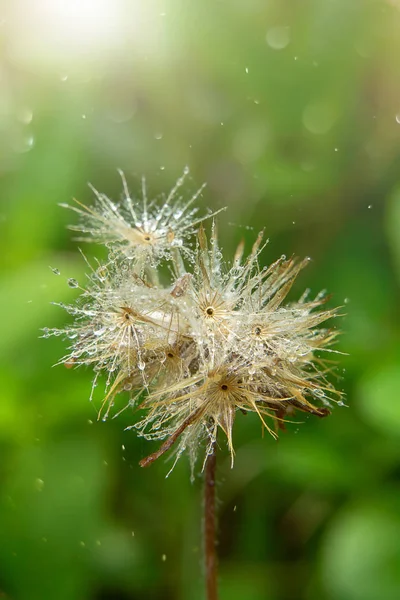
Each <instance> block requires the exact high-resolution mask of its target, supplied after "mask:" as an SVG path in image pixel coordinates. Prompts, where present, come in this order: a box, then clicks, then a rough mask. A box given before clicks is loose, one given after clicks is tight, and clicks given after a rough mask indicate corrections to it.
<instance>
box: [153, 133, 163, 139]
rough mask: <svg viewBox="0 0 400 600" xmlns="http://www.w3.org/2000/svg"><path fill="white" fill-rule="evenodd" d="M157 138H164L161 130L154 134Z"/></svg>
mask: <svg viewBox="0 0 400 600" xmlns="http://www.w3.org/2000/svg"><path fill="white" fill-rule="evenodd" d="M154 137H155V139H156V140H162V137H163V134H162V133H161V132H157V133H155V134H154Z"/></svg>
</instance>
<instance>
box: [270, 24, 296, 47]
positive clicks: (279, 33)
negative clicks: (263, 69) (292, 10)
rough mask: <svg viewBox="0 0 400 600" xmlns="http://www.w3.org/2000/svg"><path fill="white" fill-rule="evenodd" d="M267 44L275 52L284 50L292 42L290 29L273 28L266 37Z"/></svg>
mask: <svg viewBox="0 0 400 600" xmlns="http://www.w3.org/2000/svg"><path fill="white" fill-rule="evenodd" d="M265 39H266V42H267V44H268V46H270V48H273V49H274V50H282V49H283V48H286V46H287V45H288V44H289V42H290V27H272V28H271V29H269V30H268V31H267V35H266V36H265Z"/></svg>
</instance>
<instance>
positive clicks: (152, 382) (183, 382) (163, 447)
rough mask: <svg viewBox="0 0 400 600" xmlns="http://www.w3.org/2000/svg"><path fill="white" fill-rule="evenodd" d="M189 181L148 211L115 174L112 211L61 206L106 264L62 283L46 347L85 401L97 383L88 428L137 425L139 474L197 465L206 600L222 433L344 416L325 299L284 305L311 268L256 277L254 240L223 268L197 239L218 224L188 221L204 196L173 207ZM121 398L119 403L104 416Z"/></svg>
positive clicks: (281, 265)
mask: <svg viewBox="0 0 400 600" xmlns="http://www.w3.org/2000/svg"><path fill="white" fill-rule="evenodd" d="M187 174H188V170H187V169H185V171H184V173H183V176H182V177H180V178H179V179H178V181H177V183H176V184H175V186H174V187H173V188H172V190H171V191H170V192H169V194H167V195H166V196H165V197H163V198H162V199H161V203H157V201H155V200H153V201H150V202H149V201H148V200H147V191H146V185H145V182H144V180H143V182H142V199H141V201H137V200H133V199H132V198H131V196H130V194H129V191H128V186H127V183H126V180H125V177H124V175H123V174H122V173H120V175H121V177H122V183H123V190H124V194H123V198H122V201H121V203H119V204H116V203H114V202H112V201H111V200H110V199H109V198H108V197H107V196H105V195H104V194H102V193H99V192H97V190H95V189H94V188H92V189H93V191H94V193H95V196H96V203H95V205H94V207H90V206H85V205H83V204H81V203H79V202H77V203H76V206H71V207H69V208H72V210H74V211H75V212H76V213H78V215H79V216H80V219H81V221H80V223H79V224H78V225H73V226H71V229H73V230H75V231H80V232H81V233H84V234H86V235H85V237H83V238H80V239H84V240H85V241H94V242H98V243H101V244H104V245H105V246H106V247H107V248H108V249H109V256H108V259H107V261H106V262H105V263H104V264H101V263H97V264H96V265H94V266H92V265H90V264H89V262H88V261H86V262H87V264H88V267H89V273H88V275H87V279H86V281H85V283H84V284H82V285H80V284H79V283H78V282H77V281H76V280H75V279H70V280H68V284H69V285H70V287H73V288H76V289H77V290H79V293H80V295H79V297H78V298H77V300H76V302H75V303H74V304H72V305H70V306H65V305H63V304H61V306H62V307H63V308H65V309H66V311H67V312H68V313H69V314H70V315H71V317H72V319H73V320H72V323H71V324H70V325H68V326H66V327H64V328H62V329H52V330H46V331H45V334H44V335H45V337H47V336H49V335H57V336H59V335H61V336H64V337H65V338H66V339H67V340H68V343H69V347H68V353H67V354H66V355H65V356H64V357H63V358H62V359H61V360H60V363H64V364H65V366H67V367H68V368H70V367H74V366H80V365H86V366H89V367H91V368H92V369H93V371H94V380H93V387H92V393H91V396H90V397H91V399H92V397H93V395H94V394H93V392H94V390H95V388H96V386H97V384H98V381H99V379H101V378H103V380H104V382H105V383H104V386H105V389H104V394H103V399H102V402H101V404H100V407H99V418H102V419H103V420H105V419H107V417H108V416H109V415H110V414H113V415H114V416H117V415H118V414H119V413H120V412H121V411H122V410H125V409H126V408H129V407H130V408H131V409H132V410H133V414H134V415H135V416H136V422H135V423H133V424H132V426H131V427H129V429H134V430H136V431H137V433H138V434H139V435H140V436H143V437H144V438H146V439H148V440H151V441H154V440H155V441H158V442H159V444H160V445H159V447H158V449H157V450H155V451H154V452H153V453H152V454H150V455H148V456H147V457H146V458H143V459H142V460H141V462H140V464H141V465H142V466H147V465H150V464H151V463H153V462H154V461H155V460H156V459H158V458H159V457H161V456H162V455H164V454H165V453H167V452H171V453H172V456H173V457H174V460H173V465H172V468H173V467H174V466H175V464H176V462H177V460H178V459H179V458H180V456H181V455H182V454H184V453H187V454H188V455H189V457H190V462H191V467H192V475H193V473H194V467H195V464H196V460H197V457H198V455H199V454H200V455H201V456H202V465H203V470H205V504H204V506H205V519H204V522H205V555H206V581H207V598H209V599H210V600H211V599H215V598H216V597H217V593H216V581H217V578H216V558H215V543H214V538H215V500H214V484H215V464H216V447H217V443H219V442H220V440H221V436H222V437H225V439H226V444H227V448H228V451H229V452H230V455H231V462H232V466H233V462H234V456H235V450H234V432H233V430H234V423H235V420H236V417H237V416H238V415H241V413H244V414H246V413H249V412H250V413H256V415H257V416H258V418H259V421H260V424H261V428H262V430H266V431H267V432H268V433H270V434H271V436H272V437H273V438H277V436H278V433H279V431H280V430H283V429H285V424H286V422H288V421H292V420H293V418H294V414H295V413H296V412H297V411H298V412H300V413H308V414H312V415H316V416H318V417H325V416H327V415H328V414H329V413H330V408H331V406H332V405H333V404H334V403H338V404H340V405H342V404H343V402H342V393H341V392H340V391H337V390H336V389H335V388H334V386H333V385H332V383H331V382H330V380H329V378H328V375H329V374H330V373H331V371H332V367H333V365H334V363H333V362H332V361H331V360H329V356H330V354H331V353H333V352H335V350H333V349H332V347H331V345H332V343H333V342H334V340H335V338H336V336H337V332H336V330H335V329H333V328H331V327H326V326H324V323H325V322H326V321H328V320H331V319H333V318H335V317H337V316H338V311H337V309H326V308H324V306H325V303H326V301H327V297H326V296H325V295H324V294H323V293H320V294H318V295H317V296H316V297H315V298H310V297H309V292H306V293H304V294H303V295H302V296H301V298H300V299H299V300H297V301H294V302H293V301H292V302H287V296H288V294H289V292H290V290H291V288H292V285H293V283H294V281H295V279H296V278H297V276H298V274H299V273H300V271H301V270H302V269H303V268H304V267H305V266H306V265H307V264H308V262H309V260H308V259H305V260H302V261H301V260H297V259H296V258H286V257H285V256H281V257H280V258H279V259H278V260H277V261H275V262H273V263H272V264H270V265H269V266H266V267H261V264H260V254H261V252H262V251H263V250H264V247H265V243H263V233H260V234H259V235H258V237H257V239H256V241H255V242H254V244H253V247H252V249H251V251H250V253H249V254H248V256H247V257H246V258H244V243H243V242H241V243H240V244H239V246H238V248H237V250H236V252H235V254H234V257H233V260H232V262H231V263H230V264H229V265H228V264H227V263H226V262H225V261H224V259H223V256H222V252H221V249H220V247H219V244H218V235H217V229H216V224H215V222H214V221H213V222H212V226H211V235H210V236H209V238H208V237H207V235H206V232H205V230H204V227H203V221H204V220H205V219H207V218H209V217H213V216H214V215H216V214H217V212H219V211H217V212H215V213H210V214H209V215H206V216H204V217H199V216H198V215H197V208H196V207H195V206H194V203H195V201H196V199H197V198H198V196H199V195H200V193H201V191H202V189H203V187H204V186H202V187H201V188H200V189H199V190H198V191H197V192H196V193H195V194H194V195H193V196H192V198H191V199H190V200H188V201H186V202H185V201H183V199H182V198H181V197H180V196H179V194H180V189H181V187H182V185H183V183H184V179H185V177H186V175H187ZM85 260H86V259H85ZM165 264H166V265H167V266H168V267H169V268H168V269H167V273H169V280H167V281H165V269H164V270H163V271H162V269H163V266H164V265H165ZM53 272H55V273H56V274H58V275H59V271H57V270H56V269H53ZM161 272H162V275H161ZM121 394H122V397H123V398H125V400H124V402H123V403H122V404H121V405H120V406H115V405H116V403H117V402H118V398H119V396H120V395H121ZM127 398H128V401H127ZM138 415H139V416H138ZM219 431H221V436H219V435H218V433H219ZM171 470H172V469H171Z"/></svg>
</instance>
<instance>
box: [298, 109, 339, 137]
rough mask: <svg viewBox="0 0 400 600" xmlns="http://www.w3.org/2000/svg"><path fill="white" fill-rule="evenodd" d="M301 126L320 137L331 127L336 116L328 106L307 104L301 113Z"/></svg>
mask: <svg viewBox="0 0 400 600" xmlns="http://www.w3.org/2000/svg"><path fill="white" fill-rule="evenodd" d="M302 120H303V125H304V127H305V128H306V129H308V131H310V132H311V133H314V134H317V135H322V134H324V133H327V132H328V131H329V130H330V129H331V128H332V126H333V124H334V122H335V120H336V116H335V114H334V110H333V109H332V107H331V106H329V105H328V104H325V103H322V102H317V103H315V104H309V105H308V106H306V108H305V109H304V111H303V119H302Z"/></svg>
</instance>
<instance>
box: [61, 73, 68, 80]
mask: <svg viewBox="0 0 400 600" xmlns="http://www.w3.org/2000/svg"><path fill="white" fill-rule="evenodd" d="M60 79H61V81H67V79H68V75H65V74H63V75H60Z"/></svg>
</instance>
